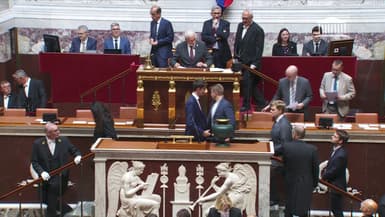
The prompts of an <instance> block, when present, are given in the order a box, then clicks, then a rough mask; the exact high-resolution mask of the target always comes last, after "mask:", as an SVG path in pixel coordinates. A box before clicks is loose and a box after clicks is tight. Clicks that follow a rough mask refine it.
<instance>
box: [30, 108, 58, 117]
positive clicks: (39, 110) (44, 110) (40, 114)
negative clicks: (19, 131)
mask: <svg viewBox="0 0 385 217" xmlns="http://www.w3.org/2000/svg"><path fill="white" fill-rule="evenodd" d="M44 113H55V114H56V117H58V113H59V112H58V109H57V108H37V109H36V117H43V114H44Z"/></svg>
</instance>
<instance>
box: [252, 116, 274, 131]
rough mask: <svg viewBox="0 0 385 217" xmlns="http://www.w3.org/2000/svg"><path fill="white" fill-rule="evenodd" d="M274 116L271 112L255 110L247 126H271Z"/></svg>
mask: <svg viewBox="0 0 385 217" xmlns="http://www.w3.org/2000/svg"><path fill="white" fill-rule="evenodd" d="M272 126H273V117H272V116H271V113H270V112H253V113H252V114H251V117H250V120H248V121H247V128H271V127H272Z"/></svg>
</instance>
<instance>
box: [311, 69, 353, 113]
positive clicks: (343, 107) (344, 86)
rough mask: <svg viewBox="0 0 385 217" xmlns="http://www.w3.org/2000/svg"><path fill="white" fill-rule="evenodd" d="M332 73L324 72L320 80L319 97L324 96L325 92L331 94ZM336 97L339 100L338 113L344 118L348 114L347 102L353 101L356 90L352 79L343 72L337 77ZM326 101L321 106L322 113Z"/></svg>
mask: <svg viewBox="0 0 385 217" xmlns="http://www.w3.org/2000/svg"><path fill="white" fill-rule="evenodd" d="M333 77H334V75H333V72H326V73H325V74H324V76H323V78H322V81H321V86H320V90H319V91H320V95H321V96H322V95H324V94H325V92H331V91H332V87H333ZM337 92H338V96H339V97H340V98H341V99H340V100H337V102H336V103H337V109H338V113H339V114H340V115H341V116H342V117H344V116H346V115H347V114H348V113H349V100H351V99H353V98H354V96H355V95H356V89H355V88H354V84H353V79H352V77H350V76H349V75H348V74H345V73H343V72H341V73H340V75H339V76H338V89H337ZM327 106H328V101H327V100H324V101H323V104H322V111H323V112H325V111H326V107H327Z"/></svg>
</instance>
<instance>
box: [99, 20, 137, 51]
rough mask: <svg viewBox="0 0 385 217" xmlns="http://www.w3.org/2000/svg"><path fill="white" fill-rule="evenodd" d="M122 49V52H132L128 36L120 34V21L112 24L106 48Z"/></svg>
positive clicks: (105, 41) (105, 42)
mask: <svg viewBox="0 0 385 217" xmlns="http://www.w3.org/2000/svg"><path fill="white" fill-rule="evenodd" d="M106 49H110V50H111V49H112V50H120V53H122V54H131V44H130V41H129V40H128V39H127V37H125V36H122V35H121V34H120V25H119V23H112V24H111V36H110V37H108V38H106V39H105V40H104V50H106Z"/></svg>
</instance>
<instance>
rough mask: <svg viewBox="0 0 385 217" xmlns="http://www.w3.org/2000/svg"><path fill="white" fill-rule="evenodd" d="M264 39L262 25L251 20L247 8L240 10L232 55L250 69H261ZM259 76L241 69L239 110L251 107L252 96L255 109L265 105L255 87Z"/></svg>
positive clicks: (251, 16)
mask: <svg viewBox="0 0 385 217" xmlns="http://www.w3.org/2000/svg"><path fill="white" fill-rule="evenodd" d="M264 41H265V32H264V31H263V29H262V27H261V26H259V25H258V24H257V23H255V22H254V21H253V13H252V12H251V11H249V10H244V11H243V12H242V22H241V23H239V24H238V28H237V32H236V34H235V43H234V57H235V58H236V59H238V60H239V61H240V62H241V63H242V64H245V65H247V66H249V67H250V68H251V69H256V70H260V69H261V59H262V53H263V47H264ZM259 80H260V77H258V76H257V75H255V74H253V73H251V72H249V71H248V70H243V71H242V83H241V92H242V97H243V103H242V108H241V111H248V110H249V109H250V108H251V107H250V105H251V103H250V101H251V99H250V97H252V98H253V99H254V101H255V104H256V106H257V109H262V108H264V107H265V106H266V101H265V99H264V96H263V94H262V92H261V91H260V90H259V89H258V88H257V84H258V82H259Z"/></svg>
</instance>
